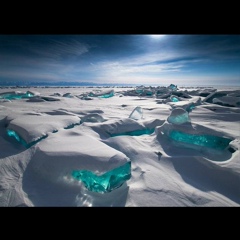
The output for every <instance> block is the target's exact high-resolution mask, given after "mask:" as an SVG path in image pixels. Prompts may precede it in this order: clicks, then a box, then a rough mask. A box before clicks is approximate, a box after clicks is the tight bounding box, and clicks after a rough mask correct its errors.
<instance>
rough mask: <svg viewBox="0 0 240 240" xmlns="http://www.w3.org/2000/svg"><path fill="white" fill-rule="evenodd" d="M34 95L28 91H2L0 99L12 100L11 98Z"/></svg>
mask: <svg viewBox="0 0 240 240" xmlns="http://www.w3.org/2000/svg"><path fill="white" fill-rule="evenodd" d="M33 96H34V95H33V94H32V93H30V92H26V93H3V94H1V95H0V99H8V100H13V99H23V98H31V97H33Z"/></svg>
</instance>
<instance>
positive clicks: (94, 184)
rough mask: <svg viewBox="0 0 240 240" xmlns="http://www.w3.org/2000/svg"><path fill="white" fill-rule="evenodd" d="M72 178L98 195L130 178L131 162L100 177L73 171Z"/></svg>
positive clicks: (88, 172)
mask: <svg viewBox="0 0 240 240" xmlns="http://www.w3.org/2000/svg"><path fill="white" fill-rule="evenodd" d="M72 177H73V178H75V179H77V180H79V181H81V182H83V184H84V185H85V187H86V188H87V189H88V190H90V191H93V192H99V193H106V192H111V191H112V190H114V189H116V188H119V187H120V186H121V185H122V184H123V183H124V182H125V181H127V180H129V179H130V178H131V162H127V163H125V164H124V165H122V166H120V167H117V168H115V169H113V170H111V171H109V172H106V173H104V174H102V175H100V176H99V175H96V174H94V173H93V172H91V171H87V170H74V171H73V172H72Z"/></svg>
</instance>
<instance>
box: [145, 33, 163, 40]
mask: <svg viewBox="0 0 240 240" xmlns="http://www.w3.org/2000/svg"><path fill="white" fill-rule="evenodd" d="M164 36H165V35H163V34H153V35H149V37H151V38H154V39H160V38H162V37H164Z"/></svg>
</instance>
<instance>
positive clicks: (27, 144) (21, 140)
mask: <svg viewBox="0 0 240 240" xmlns="http://www.w3.org/2000/svg"><path fill="white" fill-rule="evenodd" d="M7 135H8V136H9V137H13V138H14V139H15V140H17V142H19V143H21V144H22V145H23V146H24V147H26V148H30V147H31V146H33V145H34V144H36V143H38V142H40V141H41V140H43V139H45V138H46V137H47V136H48V135H45V136H43V137H41V138H39V139H38V140H36V141H33V142H31V143H27V142H26V141H25V140H24V139H22V138H21V137H20V136H19V135H18V133H17V132H15V131H13V130H11V129H7Z"/></svg>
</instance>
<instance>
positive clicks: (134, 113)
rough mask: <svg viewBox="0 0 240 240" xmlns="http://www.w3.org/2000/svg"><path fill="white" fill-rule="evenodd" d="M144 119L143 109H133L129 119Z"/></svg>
mask: <svg viewBox="0 0 240 240" xmlns="http://www.w3.org/2000/svg"><path fill="white" fill-rule="evenodd" d="M142 117H143V111H142V108H141V107H139V106H138V107H136V108H134V109H133V111H132V112H131V114H130V115H129V118H131V119H134V120H140V119H142Z"/></svg>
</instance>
